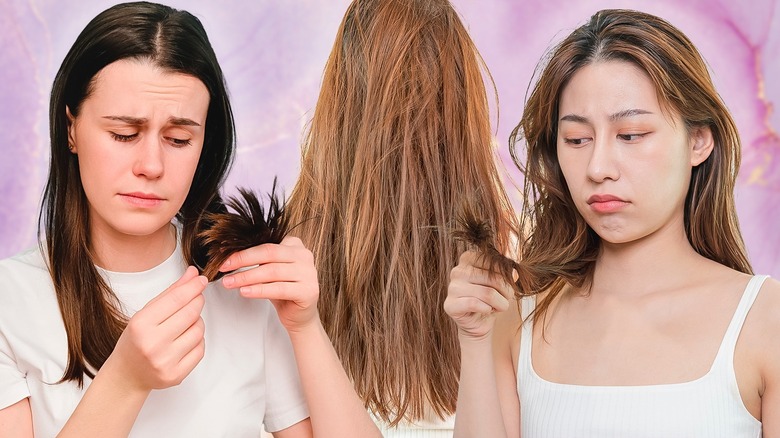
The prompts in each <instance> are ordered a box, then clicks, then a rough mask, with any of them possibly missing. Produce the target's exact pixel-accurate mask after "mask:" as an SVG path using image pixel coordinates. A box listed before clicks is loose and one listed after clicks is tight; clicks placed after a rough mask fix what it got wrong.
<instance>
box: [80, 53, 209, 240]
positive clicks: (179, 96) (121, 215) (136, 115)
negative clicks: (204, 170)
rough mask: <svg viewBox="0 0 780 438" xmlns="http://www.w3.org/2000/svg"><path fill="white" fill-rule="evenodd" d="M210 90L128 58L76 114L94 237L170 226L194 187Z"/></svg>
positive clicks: (110, 70)
mask: <svg viewBox="0 0 780 438" xmlns="http://www.w3.org/2000/svg"><path fill="white" fill-rule="evenodd" d="M208 105H209V93H208V90H207V89H206V87H205V85H203V83H202V82H201V81H200V80H198V79H197V78H195V77H192V76H189V75H184V74H179V73H172V72H168V71H164V70H161V69H159V68H158V67H156V66H154V65H152V64H150V63H149V62H146V61H141V60H120V61H116V62H114V63H112V64H109V65H108V66H106V67H105V68H103V69H102V70H101V71H100V72H99V73H98V74H97V75H96V76H95V78H94V80H93V83H92V87H91V93H90V94H89V96H88V97H87V98H86V99H85V100H84V101H83V102H82V104H81V106H80V108H79V111H78V114H76V115H75V116H74V115H72V114H70V109H68V111H69V118H70V121H71V123H70V128H69V140H70V144H71V147H72V149H71V151H72V152H73V153H75V154H77V156H78V163H79V171H80V175H81V183H82V185H83V187H84V192H85V194H86V197H87V200H88V203H89V215H90V228H91V233H92V236H93V238H99V236H100V235H101V234H102V233H113V234H118V235H132V236H147V235H152V234H154V233H159V232H162V230H164V229H166V228H167V225H168V224H169V223H170V221H171V219H172V218H173V217H174V216H175V215H176V213H177V212H178V211H179V209H180V208H181V206H182V204H183V203H184V200H185V199H186V197H187V194H188V193H189V189H190V185H191V184H192V178H193V175H194V174H195V169H196V168H197V165H198V161H199V159H200V154H201V150H202V149H203V140H204V134H205V132H204V129H205V126H206V114H207V111H208Z"/></svg>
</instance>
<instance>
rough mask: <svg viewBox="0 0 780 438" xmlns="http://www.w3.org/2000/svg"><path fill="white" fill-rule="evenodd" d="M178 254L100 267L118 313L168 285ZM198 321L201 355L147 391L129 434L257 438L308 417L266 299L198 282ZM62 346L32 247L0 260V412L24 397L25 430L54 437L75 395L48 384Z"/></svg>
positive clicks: (45, 275)
mask: <svg viewBox="0 0 780 438" xmlns="http://www.w3.org/2000/svg"><path fill="white" fill-rule="evenodd" d="M185 269H186V263H185V262H184V259H183V256H182V254H181V250H180V248H178V247H177V248H176V251H174V253H173V254H172V255H171V256H170V257H169V258H168V259H167V260H165V261H164V262H163V263H161V264H160V265H158V266H157V267H155V268H152V269H150V270H148V271H145V272H139V273H116V272H107V271H103V270H101V274H102V275H103V276H104V278H106V279H107V281H108V283H109V285H110V287H111V288H112V290H113V291H114V293H115V294H116V295H117V297H118V298H119V300H120V301H121V302H122V303H123V305H124V307H125V310H126V313H127V314H128V315H132V314H134V313H135V312H136V311H137V310H139V309H141V308H142V307H143V306H144V305H145V304H146V303H147V302H148V301H149V300H151V299H152V298H154V297H155V296H157V295H158V294H159V293H161V292H162V291H163V290H165V289H166V288H167V287H168V286H170V285H171V284H172V283H174V282H175V281H176V280H178V279H179V278H180V277H181V276H182V275H183V274H184V271H185ZM204 296H205V298H206V304H205V306H204V309H203V312H202V317H203V321H204V323H205V326H206V332H205V339H206V353H205V356H204V357H203V360H201V362H200V363H199V364H198V365H197V366H196V367H195V369H194V370H193V371H192V373H191V374H190V375H189V376H187V378H186V379H185V380H184V381H183V382H182V383H181V384H180V385H178V386H175V387H172V388H168V389H164V390H155V391H152V392H151V394H150V395H149V398H148V399H147V400H146V403H145V404H144V406H143V408H142V409H141V412H140V413H139V415H138V418H137V420H136V422H135V425H134V426H133V429H132V432H131V433H130V436H131V437H153V436H154V437H157V436H160V437H188V438H189V437H220V436H224V437H259V436H260V435H261V431H262V427H263V425H265V429H266V430H268V431H278V430H281V429H285V428H287V427H289V426H291V425H293V424H295V423H297V422H299V421H301V420H303V419H305V418H307V417H308V415H309V414H308V408H307V406H306V402H305V399H304V396H303V391H302V389H301V384H300V378H299V376H298V371H297V368H296V364H295V358H294V356H293V352H292V346H291V345H290V339H289V337H288V335H287V332H286V331H285V330H284V328H283V327H282V326H281V324H280V323H279V319H278V317H277V315H276V311H275V309H274V308H273V305H272V304H271V303H270V302H269V301H267V300H255V299H246V298H243V297H241V296H240V295H239V294H238V293H237V292H236V291H235V290H227V289H225V288H223V287H222V286H221V283H219V282H214V283H211V284H209V285H208V286H207V288H206V290H205V292H204ZM66 363H67V341H66V335H65V328H64V326H63V323H62V317H61V315H60V310H59V306H58V304H57V298H56V296H55V294H54V288H53V286H52V282H51V279H50V276H49V272H48V270H47V268H46V266H45V263H44V261H43V258H42V257H41V252H40V250H39V249H37V248H35V249H31V250H28V251H26V252H24V253H22V254H19V255H17V256H15V257H13V258H9V259H5V260H2V261H0V409H2V408H5V407H8V406H10V405H12V404H14V403H16V402H18V401H20V400H23V399H24V398H25V397H30V405H31V407H32V414H33V423H34V428H35V434H36V436H39V437H49V436H55V435H56V434H57V432H59V430H60V429H61V428H62V426H63V425H64V424H65V422H66V421H67V419H68V418H69V417H70V415H71V414H72V413H73V410H74V409H75V408H76V405H77V404H78V402H79V400H81V397H82V396H83V394H84V392H85V391H86V388H87V387H88V386H89V384H90V382H91V380H90V379H87V378H85V382H84V389H80V388H78V386H77V385H76V384H75V383H73V382H68V383H61V384H57V383H56V382H58V381H59V380H60V378H61V377H62V375H63V372H64V370H65V366H66Z"/></svg>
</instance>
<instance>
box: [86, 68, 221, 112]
mask: <svg viewBox="0 0 780 438" xmlns="http://www.w3.org/2000/svg"><path fill="white" fill-rule="evenodd" d="M84 104H85V105H84V106H90V107H92V109H93V110H95V111H97V112H98V113H101V115H108V114H111V115H118V114H121V115H128V116H136V117H150V116H153V115H154V114H156V113H168V114H167V116H174V117H187V118H191V119H193V120H196V121H198V122H205V117H206V112H207V110H208V104H209V93H208V90H207V89H206V86H205V85H204V84H203V82H201V81H200V80H199V79H198V78H196V77H194V76H190V75H186V74H183V73H176V72H170V71H166V70H163V69H161V68H159V67H157V66H155V65H153V64H152V63H150V62H148V61H143V60H120V61H116V62H113V63H111V64H109V65H107V66H106V67H104V68H103V69H102V70H101V71H99V72H98V73H97V74H96V75H95V78H94V79H93V81H92V86H91V92H90V94H89V96H88V97H87V99H86V100H85V101H84Z"/></svg>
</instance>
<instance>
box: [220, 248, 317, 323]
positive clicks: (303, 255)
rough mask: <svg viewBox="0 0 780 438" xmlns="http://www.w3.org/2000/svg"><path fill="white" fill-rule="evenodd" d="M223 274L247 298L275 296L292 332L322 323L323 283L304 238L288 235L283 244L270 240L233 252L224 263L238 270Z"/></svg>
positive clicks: (226, 283) (228, 285)
mask: <svg viewBox="0 0 780 438" xmlns="http://www.w3.org/2000/svg"><path fill="white" fill-rule="evenodd" d="M247 267H249V269H246V270H242V271H239V272H234V273H231V274H229V275H226V276H225V277H224V278H222V284H223V285H224V286H225V287H226V288H229V289H238V290H239V292H240V293H241V295H242V296H244V297H247V298H266V299H269V300H271V302H272V303H273V305H274V307H276V312H277V313H278V314H279V320H280V321H281V323H282V325H284V327H285V328H286V329H287V331H288V332H293V331H301V330H303V329H305V328H306V327H308V326H310V325H311V324H319V314H318V313H317V299H318V298H319V294H320V291H319V284H318V282H317V269H316V268H315V266H314V256H313V255H312V253H311V251H309V250H308V249H306V247H305V246H303V242H301V239H299V238H297V237H292V236H288V237H285V238H284V240H282V242H281V243H280V244H278V245H277V244H273V243H267V244H263V245H259V246H255V247H252V248H249V249H245V250H243V251H238V252H236V253H234V254H232V255H231V256H230V257H229V258H228V259H227V261H225V263H224V264H223V265H222V266H221V267H220V269H219V270H220V271H221V272H230V271H235V270H236V269H241V268H247Z"/></svg>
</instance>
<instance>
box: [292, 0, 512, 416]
mask: <svg viewBox="0 0 780 438" xmlns="http://www.w3.org/2000/svg"><path fill="white" fill-rule="evenodd" d="M483 71H486V69H485V67H484V64H483V62H482V60H481V58H480V56H479V54H478V52H477V50H476V48H475V46H474V43H473V42H472V40H471V38H470V37H469V35H468V33H467V31H466V29H465V27H464V26H463V23H462V22H461V21H460V18H459V17H458V15H457V13H456V12H455V10H454V9H453V8H452V5H451V4H450V3H449V2H448V1H446V0H356V1H354V2H353V3H352V4H351V5H350V6H349V9H348V10H347V12H346V14H345V17H344V19H343V21H342V23H341V26H340V28H339V30H338V33H337V36H336V41H335V43H334V46H333V50H332V52H331V55H330V58H329V59H328V62H327V65H326V68H325V73H324V76H323V83H322V88H321V91H320V96H319V99H318V101H317V105H316V108H315V111H314V115H313V119H312V121H311V124H310V125H309V130H308V134H307V137H306V139H305V144H304V151H303V156H302V164H301V174H300V177H299V180H298V183H297V185H296V187H295V188H294V190H293V192H292V195H291V197H290V200H289V201H288V209H289V213H290V215H291V217H290V221H291V223H295V224H300V225H297V228H296V230H295V233H294V234H296V235H297V236H298V237H300V238H301V239H302V240H303V242H304V244H306V245H307V247H309V248H310V249H311V250H312V252H313V253H314V256H315V262H316V264H317V270H318V273H319V282H320V291H321V292H320V301H319V309H320V315H321V318H322V321H323V325H324V326H325V328H326V330H327V332H328V335H329V336H330V338H331V340H332V341H333V344H334V346H335V349H336V351H337V353H338V355H339V357H340V359H341V361H342V363H343V364H344V367H345V369H346V372H347V374H348V375H349V377H350V378H351V379H352V381H353V382H354V385H355V388H356V390H357V392H358V394H359V395H360V397H361V398H362V399H363V401H364V402H365V404H366V406H367V407H368V409H370V410H371V411H372V412H373V414H374V415H376V416H377V417H379V418H380V419H382V420H384V421H387V422H390V423H391V424H396V423H397V422H399V421H401V420H402V419H408V420H417V419H421V418H430V416H431V415H436V416H439V417H444V416H446V415H448V414H450V413H452V412H454V410H455V403H456V398H457V391H458V375H459V364H460V358H459V349H458V342H457V333H456V329H455V326H454V323H453V322H452V320H451V319H450V318H449V317H448V316H447V315H446V314H445V313H444V310H443V303H444V299H445V298H446V295H447V286H448V282H449V273H450V270H451V269H452V268H453V267H454V266H455V264H456V262H457V258H458V256H459V254H460V253H461V252H462V251H463V250H464V249H465V245H462V244H460V243H459V242H458V241H456V240H455V239H454V238H453V237H452V235H451V232H450V231H451V227H452V225H453V223H454V220H455V217H456V211H457V206H458V205H460V204H461V202H462V200H468V202H470V203H472V204H473V209H474V210H475V211H479V212H480V214H481V217H482V218H483V219H484V220H485V221H486V222H487V223H488V224H490V226H491V229H493V230H495V241H496V245H497V248H498V250H499V251H506V250H507V249H508V245H509V242H508V241H509V234H510V230H511V228H512V225H511V224H513V215H512V213H511V207H510V205H509V202H508V199H507V196H506V194H505V192H504V190H503V188H502V186H501V182H500V176H499V173H498V170H497V168H496V154H495V150H494V147H493V144H492V135H491V131H490V114H489V106H488V100H487V93H486V90H485V82H484V78H483V76H482V73H483Z"/></svg>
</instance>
